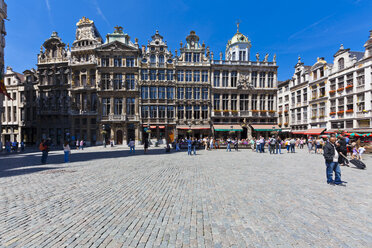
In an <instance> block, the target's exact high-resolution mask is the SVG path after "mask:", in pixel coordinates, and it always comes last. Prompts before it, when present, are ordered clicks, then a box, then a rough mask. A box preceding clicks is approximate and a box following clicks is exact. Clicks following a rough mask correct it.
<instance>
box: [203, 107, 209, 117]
mask: <svg viewBox="0 0 372 248" xmlns="http://www.w3.org/2000/svg"><path fill="white" fill-rule="evenodd" d="M202 119H203V120H207V119H208V105H203V106H202Z"/></svg>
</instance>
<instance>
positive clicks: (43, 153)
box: [41, 150, 48, 164]
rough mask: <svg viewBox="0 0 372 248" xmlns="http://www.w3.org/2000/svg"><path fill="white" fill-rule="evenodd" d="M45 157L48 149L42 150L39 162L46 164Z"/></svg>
mask: <svg viewBox="0 0 372 248" xmlns="http://www.w3.org/2000/svg"><path fill="white" fill-rule="evenodd" d="M47 158H48V151H45V150H44V151H42V154H41V163H42V164H46V161H47Z"/></svg>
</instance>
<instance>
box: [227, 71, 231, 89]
mask: <svg viewBox="0 0 372 248" xmlns="http://www.w3.org/2000/svg"><path fill="white" fill-rule="evenodd" d="M228 73H229V78H228V81H227V86H228V87H231V71H228Z"/></svg>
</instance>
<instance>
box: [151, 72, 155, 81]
mask: <svg viewBox="0 0 372 248" xmlns="http://www.w3.org/2000/svg"><path fill="white" fill-rule="evenodd" d="M150 80H152V81H155V80H156V70H150Z"/></svg>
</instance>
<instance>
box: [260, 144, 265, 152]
mask: <svg viewBox="0 0 372 248" xmlns="http://www.w3.org/2000/svg"><path fill="white" fill-rule="evenodd" d="M264 152H265V143H261V144H260V153H264Z"/></svg>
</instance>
